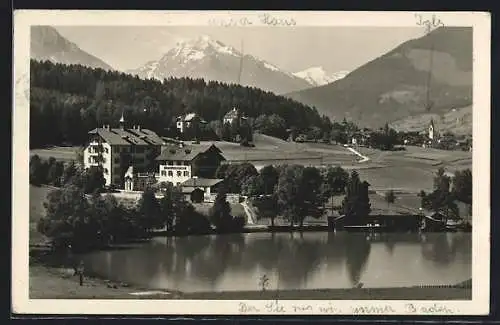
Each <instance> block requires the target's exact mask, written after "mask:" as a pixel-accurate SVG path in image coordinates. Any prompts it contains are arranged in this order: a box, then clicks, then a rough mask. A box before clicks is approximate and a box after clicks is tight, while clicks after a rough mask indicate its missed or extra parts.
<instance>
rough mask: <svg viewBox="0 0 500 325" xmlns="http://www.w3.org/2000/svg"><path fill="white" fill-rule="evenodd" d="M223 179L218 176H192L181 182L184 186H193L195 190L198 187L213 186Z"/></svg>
mask: <svg viewBox="0 0 500 325" xmlns="http://www.w3.org/2000/svg"><path fill="white" fill-rule="evenodd" d="M222 181H223V179H218V178H190V179H188V180H187V181H185V182H184V183H182V184H181V186H182V187H188V188H190V187H192V188H193V190H194V189H195V188H197V187H212V186H214V185H217V184H219V183H220V182H222Z"/></svg>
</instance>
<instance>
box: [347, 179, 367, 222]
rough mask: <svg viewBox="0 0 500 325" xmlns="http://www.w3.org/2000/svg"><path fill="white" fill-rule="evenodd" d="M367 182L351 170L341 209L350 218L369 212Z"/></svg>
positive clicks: (360, 216) (361, 216)
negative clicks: (362, 180)
mask: <svg viewBox="0 0 500 325" xmlns="http://www.w3.org/2000/svg"><path fill="white" fill-rule="evenodd" d="M368 187H369V184H368V183H367V182H366V181H364V182H361V181H360V179H359V174H358V173H357V172H356V171H352V173H351V177H350V178H349V181H348V183H347V186H346V196H345V198H344V200H343V201H342V211H343V213H344V215H345V216H346V217H347V218H350V219H351V220H356V219H358V220H359V219H360V218H363V217H366V216H368V215H369V214H370V212H371V204H370V197H369V193H368Z"/></svg>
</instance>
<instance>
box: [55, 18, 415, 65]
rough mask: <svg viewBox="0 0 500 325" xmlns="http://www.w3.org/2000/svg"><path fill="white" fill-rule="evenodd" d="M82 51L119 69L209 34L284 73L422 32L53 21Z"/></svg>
mask: <svg viewBox="0 0 500 325" xmlns="http://www.w3.org/2000/svg"><path fill="white" fill-rule="evenodd" d="M54 27H55V28H56V29H57V30H58V31H59V33H60V34H61V35H62V36H64V37H66V38H67V39H68V40H70V41H72V42H73V43H76V44H77V45H78V46H79V47H80V48H81V49H82V50H84V51H86V52H88V53H90V54H92V55H95V56H97V57H98V58H100V59H102V60H103V61H105V62H106V63H108V64H109V65H111V66H112V67H113V68H115V69H118V70H122V71H123V70H128V69H135V68H138V67H139V66H142V65H143V64H144V63H146V62H148V61H151V60H158V59H160V58H161V56H162V55H163V54H165V53H166V52H167V51H168V50H169V49H170V48H172V47H174V46H175V45H176V44H177V42H179V41H181V40H186V39H190V38H196V37H198V36H200V35H209V36H211V37H212V38H214V39H216V40H219V41H221V42H222V43H225V44H227V45H230V46H233V47H235V48H236V49H238V50H240V51H241V49H242V44H243V52H244V53H245V54H251V55H253V56H256V57H258V58H260V59H263V60H266V61H268V62H269V63H272V64H274V65H276V66H277V67H280V68H282V69H284V70H286V71H288V72H297V71H301V70H304V69H307V68H310V67H314V66H322V67H323V68H324V69H325V70H326V71H329V72H332V73H333V72H338V71H352V70H354V69H356V68H357V67H359V66H361V65H363V64H365V63H367V62H369V61H371V60H373V59H375V58H377V57H378V56H380V55H382V54H384V53H386V52H388V51H390V50H392V49H393V48H395V47H397V46H398V45H399V44H401V43H403V42H405V41H407V40H410V39H413V38H418V37H420V36H423V30H422V28H418V27H244V28H237V27H234V28H224V27H208V26H187V27H186V26H54Z"/></svg>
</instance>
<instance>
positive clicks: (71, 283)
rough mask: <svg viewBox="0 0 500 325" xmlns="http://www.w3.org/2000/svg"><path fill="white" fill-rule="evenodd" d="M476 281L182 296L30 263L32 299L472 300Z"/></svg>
mask: <svg viewBox="0 0 500 325" xmlns="http://www.w3.org/2000/svg"><path fill="white" fill-rule="evenodd" d="M471 282H472V280H468V281H464V282H463V283H461V284H457V285H455V286H427V287H401V288H345V289H296V290H280V291H279V292H276V291H273V290H267V291H264V292H263V291H220V292H180V291H170V290H157V289H156V290H155V289H151V288H144V287H139V286H134V285H128V284H124V283H116V282H113V281H110V280H106V279H103V278H98V277H88V276H85V277H84V281H83V286H80V285H79V277H78V276H75V275H73V269H71V268H63V267H51V266H47V265H43V264H42V263H36V262H34V263H32V264H31V263H30V266H29V296H30V299H202V300H221V299H227V300H274V299H284V300H470V299H472V289H471V285H470V284H471Z"/></svg>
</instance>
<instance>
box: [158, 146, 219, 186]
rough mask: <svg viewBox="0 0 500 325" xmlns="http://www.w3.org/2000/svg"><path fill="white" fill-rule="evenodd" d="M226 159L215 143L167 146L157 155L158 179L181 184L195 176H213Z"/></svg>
mask: <svg viewBox="0 0 500 325" xmlns="http://www.w3.org/2000/svg"><path fill="white" fill-rule="evenodd" d="M225 160H226V159H225V158H224V156H223V155H222V152H221V151H220V149H219V148H217V147H216V146H215V145H213V144H209V145H193V146H184V145H180V146H166V147H164V148H163V150H162V152H161V154H160V155H159V156H158V157H156V161H157V163H158V171H159V174H158V181H159V182H160V183H161V182H170V183H172V184H174V185H180V184H181V183H183V182H185V181H187V180H188V179H191V178H192V177H193V176H198V177H205V178H211V177H213V175H214V174H215V171H216V170H217V168H218V167H219V166H220V164H221V163H222V162H223V161H225Z"/></svg>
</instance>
